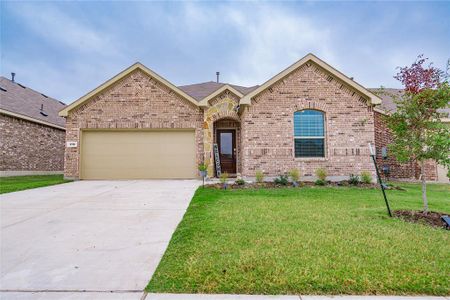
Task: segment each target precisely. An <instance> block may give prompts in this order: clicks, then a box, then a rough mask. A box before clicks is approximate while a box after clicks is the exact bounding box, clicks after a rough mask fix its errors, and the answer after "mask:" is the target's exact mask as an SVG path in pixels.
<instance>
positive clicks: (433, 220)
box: [394, 210, 449, 227]
mask: <svg viewBox="0 0 450 300" xmlns="http://www.w3.org/2000/svg"><path fill="white" fill-rule="evenodd" d="M445 215H449V214H448V213H443V212H435V211H430V212H428V213H424V212H423V211H420V210H419V211H417V210H396V211H394V216H395V217H396V218H399V219H402V220H404V221H407V222H412V223H420V224H425V225H430V226H433V227H445V223H444V221H442V219H441V217H442V216H445Z"/></svg>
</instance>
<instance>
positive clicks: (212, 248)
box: [147, 184, 450, 295]
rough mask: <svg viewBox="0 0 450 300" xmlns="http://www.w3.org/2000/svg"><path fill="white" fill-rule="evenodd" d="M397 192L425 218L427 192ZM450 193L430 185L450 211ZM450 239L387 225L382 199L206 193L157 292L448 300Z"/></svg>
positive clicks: (434, 199) (357, 194) (323, 193)
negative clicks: (444, 298) (433, 298)
mask: <svg viewBox="0 0 450 300" xmlns="http://www.w3.org/2000/svg"><path fill="white" fill-rule="evenodd" d="M402 187H404V188H405V189H406V191H396V190H392V191H388V197H389V200H390V202H391V206H392V209H415V210H419V209H421V206H422V203H421V198H420V186H419V185H415V184H403V185H402ZM449 195H450V186H449V185H438V184H433V185H429V194H428V196H429V202H430V209H431V210H435V211H443V212H449V211H450V197H449ZM449 246H450V243H449V232H447V231H445V230H443V229H439V228H433V227H430V226H426V225H422V224H414V223H408V222H404V221H402V220H399V219H396V218H388V217H387V216H386V208H385V206H384V202H383V199H382V196H381V194H380V191H379V190H372V189H358V188H352V187H339V188H336V187H335V188H333V187H331V188H330V187H305V188H299V189H261V190H227V191H223V190H214V189H208V188H205V189H202V188H199V189H198V190H197V192H196V194H195V196H194V198H193V200H192V202H191V204H190V206H189V208H188V211H187V212H186V214H185V216H184V218H183V220H182V222H181V223H180V225H179V226H178V228H177V230H176V232H175V233H174V235H173V237H172V240H171V242H170V244H169V247H168V249H167V251H166V253H165V255H164V257H163V259H162V261H161V263H160V265H159V266H158V268H157V270H156V272H155V274H154V276H153V278H152V280H151V281H150V283H149V285H148V286H147V291H150V292H170V293H236V294H387V295H392V294H398V295H419V294H427V295H449V294H450V286H449V281H448V278H449V275H450V251H446V250H445V249H448V248H449Z"/></svg>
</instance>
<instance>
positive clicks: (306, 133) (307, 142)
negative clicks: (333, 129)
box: [294, 109, 325, 157]
mask: <svg viewBox="0 0 450 300" xmlns="http://www.w3.org/2000/svg"><path fill="white" fill-rule="evenodd" d="M294 149H295V157H325V114H324V113H323V112H321V111H318V110H312V109H305V110H301V111H296V112H295V113H294Z"/></svg>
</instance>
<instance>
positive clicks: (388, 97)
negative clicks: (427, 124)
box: [368, 88, 450, 114]
mask: <svg viewBox="0 0 450 300" xmlns="http://www.w3.org/2000/svg"><path fill="white" fill-rule="evenodd" d="M368 90H369V91H371V92H372V93H375V94H376V95H377V96H379V97H380V98H381V99H382V100H383V102H382V103H381V105H380V108H381V109H382V110H384V111H386V112H395V111H396V110H397V105H396V104H395V102H394V97H393V96H392V95H397V96H401V95H402V93H403V91H404V90H403V89H393V88H383V89H380V88H371V89H368ZM440 111H441V112H443V113H447V114H450V109H449V108H447V109H442V110H440Z"/></svg>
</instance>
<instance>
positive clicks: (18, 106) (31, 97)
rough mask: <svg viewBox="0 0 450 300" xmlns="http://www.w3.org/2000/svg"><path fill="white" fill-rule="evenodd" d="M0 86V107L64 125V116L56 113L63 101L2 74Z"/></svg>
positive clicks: (63, 105) (61, 106) (61, 107)
mask: <svg viewBox="0 0 450 300" xmlns="http://www.w3.org/2000/svg"><path fill="white" fill-rule="evenodd" d="M0 88H1V89H0V108H1V109H4V110H7V111H9V112H12V113H16V114H21V115H25V116H27V117H30V118H33V119H37V120H41V121H45V122H48V123H52V124H55V125H58V126H61V127H64V126H65V123H66V120H65V118H63V117H60V116H59V115H58V112H59V111H60V110H61V109H63V108H64V107H65V106H66V105H65V104H64V103H62V102H60V101H58V100H56V99H53V98H51V97H48V96H46V95H45V94H41V93H39V92H37V91H35V90H33V89H30V88H29V87H25V86H24V85H21V84H20V83H17V82H12V81H11V80H9V79H7V78H5V77H3V76H0ZM41 107H42V108H43V110H42V111H41ZM45 114H46V115H47V116H45Z"/></svg>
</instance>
